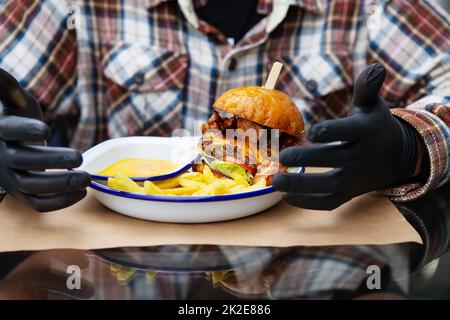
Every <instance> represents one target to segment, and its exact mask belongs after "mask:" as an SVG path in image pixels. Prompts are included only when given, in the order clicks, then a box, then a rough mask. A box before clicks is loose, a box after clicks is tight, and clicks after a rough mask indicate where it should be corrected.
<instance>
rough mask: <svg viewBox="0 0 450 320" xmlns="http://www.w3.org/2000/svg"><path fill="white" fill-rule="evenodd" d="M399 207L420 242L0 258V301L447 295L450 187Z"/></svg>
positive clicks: (44, 253) (168, 248)
mask: <svg viewBox="0 0 450 320" xmlns="http://www.w3.org/2000/svg"><path fill="white" fill-rule="evenodd" d="M398 208H399V209H400V211H401V212H402V213H403V214H404V215H405V217H406V218H407V219H408V221H409V222H410V223H411V224H412V225H413V226H414V227H415V228H416V229H417V230H418V232H419V233H420V235H421V237H422V239H423V242H424V243H423V245H419V244H414V243H404V244H392V245H384V246H362V245H361V246H328V247H291V248H257V247H230V246H211V245H208V246H205V245H195V246H192V245H190V246H187V245H184V246H159V247H147V248H116V249H105V250H95V251H82V250H49V251H40V252H10V253H0V298H2V299H17V298H21V299H222V298H224V299H240V298H246V299H248V298H260V299H449V298H450V277H449V276H448V272H449V271H450V253H449V252H448V249H449V229H450V186H449V187H444V188H441V189H438V190H436V191H434V192H432V193H430V194H429V195H427V196H426V197H424V198H422V199H419V200H417V201H414V202H410V203H403V204H401V205H398ZM36 241H39V239H36Z"/></svg>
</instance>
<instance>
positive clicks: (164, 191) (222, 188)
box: [108, 166, 266, 196]
mask: <svg viewBox="0 0 450 320" xmlns="http://www.w3.org/2000/svg"><path fill="white" fill-rule="evenodd" d="M108 186H109V187H110V188H113V189H116V190H121V191H127V192H137V193H142V194H148V195H168V196H187V195H193V196H215V195H224V194H232V193H240V192H249V191H254V190H258V189H262V188H265V187H266V180H265V179H260V180H258V181H256V183H255V184H253V185H251V186H249V185H248V183H247V181H246V180H245V179H243V180H242V181H241V180H240V179H237V180H236V179H230V178H218V177H216V176H215V175H214V174H213V172H212V171H211V169H210V168H209V167H208V166H205V167H204V168H203V172H202V173H201V172H186V173H183V174H181V175H180V176H178V177H174V178H170V179H166V180H161V181H155V182H152V181H149V180H147V181H145V182H144V183H143V186H140V185H138V184H137V183H136V182H134V181H133V180H131V179H130V178H128V177H127V176H125V175H121V174H118V175H116V176H114V177H113V178H109V179H108Z"/></svg>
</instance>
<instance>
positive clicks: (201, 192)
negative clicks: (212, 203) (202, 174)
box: [192, 184, 211, 196]
mask: <svg viewBox="0 0 450 320" xmlns="http://www.w3.org/2000/svg"><path fill="white" fill-rule="evenodd" d="M192 195H193V196H210V195H211V186H209V185H206V184H205V185H204V186H202V187H200V189H198V191H196V192H194V193H193V194H192Z"/></svg>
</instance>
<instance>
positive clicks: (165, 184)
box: [154, 177, 180, 189]
mask: <svg viewBox="0 0 450 320" xmlns="http://www.w3.org/2000/svg"><path fill="white" fill-rule="evenodd" d="M154 184H155V185H156V186H158V188H160V189H172V188H176V187H178V186H179V185H180V181H179V178H178V177H175V178H170V179H166V180H160V181H155V182H154Z"/></svg>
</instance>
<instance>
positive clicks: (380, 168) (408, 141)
mask: <svg viewBox="0 0 450 320" xmlns="http://www.w3.org/2000/svg"><path fill="white" fill-rule="evenodd" d="M385 75H386V70H385V69H384V67H383V66H382V65H381V64H372V65H370V66H369V67H367V68H366V69H365V70H364V71H363V72H362V73H361V74H360V76H359V77H358V79H357V80H356V82H355V89H354V96H353V101H352V103H351V105H350V109H349V116H348V117H346V118H341V119H336V120H327V121H323V122H321V123H318V124H316V125H314V126H312V127H311V129H310V131H309V134H308V139H309V140H310V141H311V142H314V143H324V144H313V145H311V146H304V147H291V148H287V149H285V150H283V151H282V152H281V153H280V162H281V164H283V165H284V166H287V167H298V166H305V167H331V168H335V169H333V170H331V171H328V172H325V173H305V174H294V173H283V174H281V173H280V174H278V175H276V176H275V177H274V180H273V186H274V188H275V189H277V190H279V191H284V192H286V194H285V195H284V199H285V200H286V201H287V202H288V203H290V204H292V205H295V206H298V207H303V208H311V209H319V210H331V209H334V208H336V207H338V206H340V205H341V204H343V203H344V202H346V201H348V200H350V199H351V198H353V197H355V196H357V195H360V194H363V193H366V192H369V191H373V190H378V189H381V188H384V187H387V186H390V185H394V184H396V183H401V182H403V181H405V180H407V179H408V178H410V177H411V176H412V175H413V173H414V170H415V168H416V164H417V159H418V153H419V146H418V142H417V139H416V137H415V134H414V132H413V129H412V128H411V127H410V126H409V125H408V124H406V123H405V122H403V121H402V120H399V119H397V118H395V117H394V116H393V115H392V114H391V112H390V110H389V107H388V106H387V104H386V103H385V101H384V100H383V99H382V98H381V97H380V96H379V90H380V88H381V86H382V84H383V81H384V78H385ZM336 141H342V143H338V144H325V143H329V142H336Z"/></svg>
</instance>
